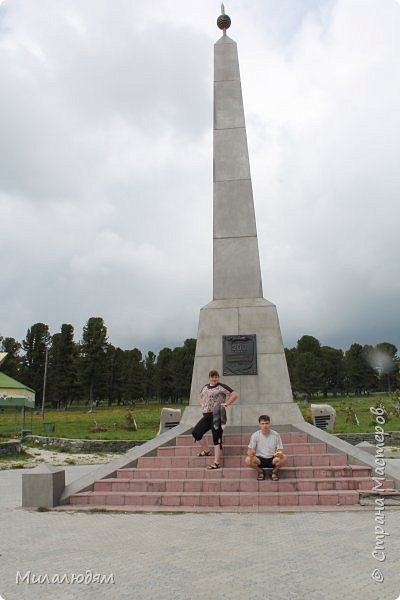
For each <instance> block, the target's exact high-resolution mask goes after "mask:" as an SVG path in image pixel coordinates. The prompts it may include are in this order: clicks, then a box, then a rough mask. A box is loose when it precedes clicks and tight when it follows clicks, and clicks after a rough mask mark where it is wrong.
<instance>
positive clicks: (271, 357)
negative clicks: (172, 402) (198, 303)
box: [182, 7, 303, 428]
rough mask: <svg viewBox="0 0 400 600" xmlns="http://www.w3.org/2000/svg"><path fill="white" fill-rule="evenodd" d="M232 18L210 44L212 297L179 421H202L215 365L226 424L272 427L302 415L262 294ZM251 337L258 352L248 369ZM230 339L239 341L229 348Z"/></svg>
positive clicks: (274, 319)
mask: <svg viewBox="0 0 400 600" xmlns="http://www.w3.org/2000/svg"><path fill="white" fill-rule="evenodd" d="M230 23H231V20H230V18H229V16H228V15H226V14H225V12H224V9H223V7H222V15H220V16H219V17H218V20H217V25H218V27H219V28H220V29H223V35H222V37H221V38H220V39H219V40H218V42H217V43H216V44H215V46H214V57H215V58H214V74H215V76H214V198H213V206H214V237H213V244H214V271H213V273H214V294H213V296H214V297H213V300H212V302H210V303H209V304H207V305H206V306H203V308H202V309H201V310H200V318H199V329H198V334H197V345H196V356H195V360H194V366H193V377H192V387H191V392H190V405H189V406H188V407H187V408H186V410H185V413H184V415H183V417H182V422H183V423H186V424H188V425H190V426H192V425H193V424H194V423H195V422H196V421H197V419H198V418H199V416H200V408H199V405H198V401H197V397H198V394H199V391H200V390H201V388H202V387H203V385H204V384H205V383H206V382H207V380H208V373H209V371H210V370H211V369H217V371H219V373H220V374H221V376H222V377H223V379H224V381H225V383H227V384H228V385H229V386H230V387H232V389H234V390H236V391H237V392H238V393H239V398H238V400H237V401H236V402H235V403H234V404H233V405H232V406H231V407H230V408H229V411H228V412H229V426H230V427H232V428H238V427H251V428H254V426H256V424H257V421H258V417H259V415H262V414H268V415H270V417H271V418H272V421H273V422H274V424H276V425H282V424H288V423H296V422H299V421H302V420H303V417H302V415H301V412H300V410H299V408H298V406H297V405H296V404H295V403H294V402H293V396H292V390H291V387H290V380H289V373H288V369H287V364H286V358H285V351H284V347H283V342H282V336H281V331H280V326H279V321H278V314H277V311H276V306H275V305H274V304H272V303H271V302H269V301H268V300H266V299H265V298H263V295H262V285H261V270H260V258H259V254H258V243H257V230H256V221H255V216H254V204H253V191H252V187H251V178H250V165H249V153H248V149H247V138H246V127H245V120H244V110H243V100H242V89H241V83H240V74H239V61H238V55H237V47H236V43H235V42H234V41H233V40H232V39H231V38H229V37H228V36H227V35H226V30H227V29H228V27H229V26H230ZM250 339H251V340H252V345H251V348H252V350H251V352H256V353H257V358H256V361H254V354H253V355H252V356H251V367H252V369H251V373H250V372H249V370H248V369H247V366H248V364H247V362H246V361H248V360H249V356H250V353H251V352H250V350H249V348H250V346H249V347H248V346H247V341H248V340H250ZM227 340H234V342H235V340H237V341H238V342H240V343H239V344H235V343H234V342H233V346H235V348H233V347H231V349H230V350H229V347H227V346H225V345H224V343H225V342H227ZM243 340H245V343H243V344H242V341H243ZM246 340H247V341H246ZM236 346H237V347H236ZM239 346H240V348H239ZM224 348H225V350H224ZM226 348H227V349H226ZM241 353H242V354H241ZM230 361H231V363H230ZM238 365H240V366H238ZM231 366H232V368H231Z"/></svg>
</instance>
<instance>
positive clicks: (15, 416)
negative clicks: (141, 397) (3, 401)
mask: <svg viewBox="0 0 400 600" xmlns="http://www.w3.org/2000/svg"><path fill="white" fill-rule="evenodd" d="M164 406H165V405H163V404H143V405H140V406H136V408H135V409H134V410H130V411H129V412H130V413H131V414H132V415H133V417H134V419H135V421H136V424H137V426H138V429H137V431H129V430H128V429H127V428H126V427H127V420H126V417H127V415H128V407H110V408H109V407H98V408H97V410H96V412H95V413H90V412H88V408H87V406H86V407H76V408H75V407H74V408H69V409H68V410H50V409H49V410H46V411H45V418H44V423H54V424H55V430H54V432H52V433H50V432H46V431H45V427H44V426H43V422H42V415H41V414H34V415H33V417H32V434H33V435H49V436H54V437H64V438H71V439H97V440H149V439H151V438H153V437H154V436H155V435H156V434H157V432H158V428H159V426H160V414H161V409H162V408H163V407H164ZM173 406H174V407H176V408H181V409H183V408H184V406H182V405H180V404H179V405H173ZM96 422H97V424H98V426H97V429H96ZM20 427H21V417H20V413H19V412H18V411H15V410H14V409H12V410H9V409H7V411H5V412H4V413H0V431H1V430H11V429H19V428H20ZM25 427H26V429H31V419H30V416H27V417H26V422H25ZM101 429H106V431H102V430H101Z"/></svg>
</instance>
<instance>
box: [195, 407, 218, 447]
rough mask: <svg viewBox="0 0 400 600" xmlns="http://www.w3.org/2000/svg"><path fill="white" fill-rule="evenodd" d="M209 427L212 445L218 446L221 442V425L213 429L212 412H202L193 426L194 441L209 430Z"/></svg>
mask: <svg viewBox="0 0 400 600" xmlns="http://www.w3.org/2000/svg"><path fill="white" fill-rule="evenodd" d="M210 429H211V433H212V437H213V443H214V446H218V444H221V442H222V433H223V431H222V427H220V428H219V429H214V427H213V414H212V412H210V413H203V416H202V418H201V419H200V421H199V422H198V423H197V424H196V425H195V426H194V427H193V431H192V436H193V437H194V439H195V440H196V442H198V441H199V440H201V438H202V437H203V435H204V434H205V433H207V431H210Z"/></svg>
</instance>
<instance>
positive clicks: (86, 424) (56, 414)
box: [0, 395, 400, 440]
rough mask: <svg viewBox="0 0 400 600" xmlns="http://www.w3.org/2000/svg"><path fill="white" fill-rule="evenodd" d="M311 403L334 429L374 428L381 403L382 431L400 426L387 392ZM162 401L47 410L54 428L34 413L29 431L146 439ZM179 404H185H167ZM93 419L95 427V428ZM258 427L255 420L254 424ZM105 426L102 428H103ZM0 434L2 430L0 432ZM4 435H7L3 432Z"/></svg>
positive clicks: (4, 425) (6, 422) (16, 417)
mask: <svg viewBox="0 0 400 600" xmlns="http://www.w3.org/2000/svg"><path fill="white" fill-rule="evenodd" d="M313 402H314V403H322V404H323V403H327V404H330V405H331V406H333V407H334V408H335V410H336V413H337V417H336V426H335V429H334V431H333V433H354V432H360V433H361V432H363V433H364V432H369V431H374V429H375V424H376V422H375V417H374V415H373V414H371V413H370V410H369V409H370V407H371V406H376V405H377V404H378V403H383V404H384V406H385V407H386V410H387V412H388V415H389V420H387V422H386V423H385V424H384V425H383V429H384V430H385V431H399V430H400V411H399V410H398V409H396V407H395V403H394V401H393V399H391V398H389V397H387V396H382V395H381V396H368V397H365V396H363V397H353V398H345V399H343V398H338V399H334V398H328V399H319V400H318V401H314V400H313ZM164 406H165V405H164V404H143V405H139V406H136V407H135V409H132V410H130V411H129V408H128V407H107V406H104V407H99V408H97V410H96V412H95V413H90V412H88V407H87V406H85V407H83V406H82V407H76V408H75V407H73V408H69V409H68V410H50V409H49V410H46V412H45V420H44V422H45V423H54V424H55V430H54V432H46V431H45V427H44V426H43V423H42V416H41V414H40V413H39V414H34V416H33V418H32V433H33V434H36V435H49V436H54V437H65V438H72V439H100V440H101V439H103V440H112V439H118V440H149V439H151V438H153V437H154V436H155V435H156V434H157V432H158V428H159V424H160V414H161V409H162V408H163V407H164ZM170 406H173V407H174V408H180V409H181V410H182V411H183V410H184V408H185V404H183V405H182V404H178V405H176V404H175V405H170ZM299 407H300V410H301V411H302V413H303V415H304V416H305V417H307V414H308V413H309V405H306V404H302V403H299ZM348 409H351V410H353V411H354V412H355V414H356V415H357V417H358V419H359V425H357V424H356V423H355V422H354V421H351V420H349V418H348V412H347V411H348ZM128 411H129V412H130V413H131V414H132V415H133V417H134V419H135V421H136V423H137V426H138V430H137V431H129V430H128V429H127V428H126V426H127V420H126V417H127V414H128ZM96 422H97V423H98V427H99V428H98V429H96ZM254 425H255V427H257V424H256V423H255V424H254ZM20 427H21V420H20V413H19V411H16V410H15V409H6V410H5V411H4V412H1V413H0V432H1V430H13V429H20ZM25 427H26V429H30V428H31V421H30V416H27V418H26V424H25ZM102 429H104V431H102ZM0 435H1V433H0ZM3 437H10V436H9V435H8V436H6V434H4V436H3ZM14 437H15V436H14Z"/></svg>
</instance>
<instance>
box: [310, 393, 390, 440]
mask: <svg viewBox="0 0 400 600" xmlns="http://www.w3.org/2000/svg"><path fill="white" fill-rule="evenodd" d="M312 403H313V404H329V405H330V406H332V407H333V408H334V409H335V410H336V424H335V429H334V430H333V433H357V432H359V433H366V432H371V431H375V425H376V424H377V423H376V420H375V419H376V417H375V416H374V414H372V413H371V412H370V408H371V407H375V406H377V405H379V404H382V405H383V406H384V407H385V410H386V412H387V416H386V418H385V420H386V422H385V423H384V424H383V425H381V427H382V428H383V429H384V430H385V431H399V430H400V410H399V409H398V408H397V407H396V405H395V401H394V400H393V399H392V398H391V397H389V396H387V395H379V396H360V397H351V398H327V399H319V400H318V401H315V400H313V401H312ZM299 407H300V410H301V412H302V414H303V416H304V418H306V417H307V416H308V415H309V411H310V408H309V405H305V404H301V403H299ZM352 414H353V415H354V414H355V415H357V418H358V421H359V424H357V423H356V421H355V419H354V418H352Z"/></svg>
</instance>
